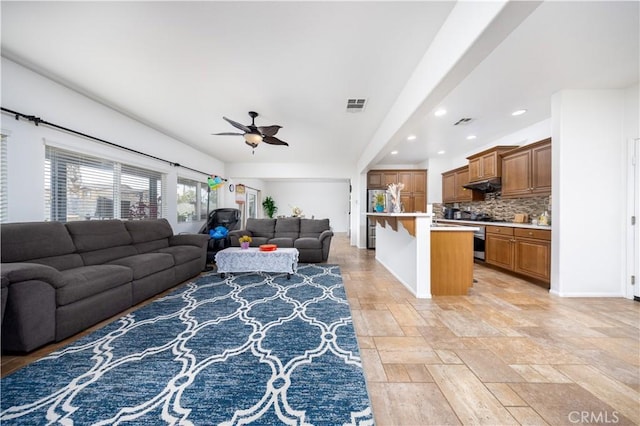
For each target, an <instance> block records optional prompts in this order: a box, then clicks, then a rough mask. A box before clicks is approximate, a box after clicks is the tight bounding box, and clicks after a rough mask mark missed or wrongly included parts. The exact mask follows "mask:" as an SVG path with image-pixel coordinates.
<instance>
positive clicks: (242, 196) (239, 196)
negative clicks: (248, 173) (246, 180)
mask: <svg viewBox="0 0 640 426" xmlns="http://www.w3.org/2000/svg"><path fill="white" fill-rule="evenodd" d="M246 201H247V194H246V191H245V187H244V185H242V184H240V183H239V184H237V185H236V203H238V204H244V203H245V202H246Z"/></svg>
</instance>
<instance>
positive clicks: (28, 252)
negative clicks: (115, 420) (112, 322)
mask: <svg viewBox="0 0 640 426" xmlns="http://www.w3.org/2000/svg"><path fill="white" fill-rule="evenodd" d="M0 232H1V234H2V235H1V244H2V253H1V257H2V270H1V271H0V273H1V276H2V291H3V293H2V295H3V299H4V300H3V302H4V301H5V300H6V306H4V307H3V312H2V315H3V319H2V350H3V351H11V352H13V351H17V352H29V351H31V350H33V349H35V348H37V347H39V346H42V345H44V344H47V343H49V342H52V341H60V340H62V339H65V338H66V337H69V336H71V335H73V334H75V333H78V332H79V331H82V330H84V329H86V328H87V327H90V326H91V325H94V324H96V323H98V322H100V321H102V320H104V319H106V318H109V317H111V316H113V315H115V314H117V313H119V312H122V311H123V310H125V309H127V308H129V307H131V306H133V305H135V304H137V303H139V302H141V301H143V300H145V299H147V298H149V297H151V296H153V295H155V294H158V293H160V292H162V291H164V290H166V289H168V288H170V287H173V286H175V285H176V284H179V283H181V282H183V281H185V280H187V279H189V278H192V277H194V276H196V275H198V274H199V273H200V272H201V271H202V270H203V269H204V267H205V264H206V256H207V243H208V241H209V236H208V235H202V234H181V235H173V230H172V229H171V225H170V224H169V222H168V221H167V220H166V219H157V220H141V221H120V220H104V221H82V222H69V223H66V224H64V223H60V222H24V223H8V224H3V225H2V227H1V231H0ZM5 289H6V291H5ZM5 296H6V298H5Z"/></svg>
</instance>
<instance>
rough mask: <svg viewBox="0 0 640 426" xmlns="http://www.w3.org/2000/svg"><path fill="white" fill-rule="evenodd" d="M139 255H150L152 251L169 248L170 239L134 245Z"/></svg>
mask: <svg viewBox="0 0 640 426" xmlns="http://www.w3.org/2000/svg"><path fill="white" fill-rule="evenodd" d="M133 246H134V247H135V248H136V250H137V251H138V253H150V252H152V251H160V250H161V249H163V248H166V247H169V239H168V238H163V239H161V240H153V241H147V242H144V243H138V244H134V245H133Z"/></svg>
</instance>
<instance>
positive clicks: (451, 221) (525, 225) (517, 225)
mask: <svg viewBox="0 0 640 426" xmlns="http://www.w3.org/2000/svg"><path fill="white" fill-rule="evenodd" d="M437 222H438V223H447V224H464V225H482V226H508V227H510V228H526V229H544V230H547V231H550V230H551V226H544V225H532V224H530V223H513V222H484V221H477V220H454V219H438V220H437Z"/></svg>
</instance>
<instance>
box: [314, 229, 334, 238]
mask: <svg viewBox="0 0 640 426" xmlns="http://www.w3.org/2000/svg"><path fill="white" fill-rule="evenodd" d="M330 237H333V231H331V230H326V231H322V234H320V236H319V237H318V239H319V240H320V241H322V240H324V239H325V238H330Z"/></svg>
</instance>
